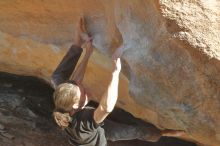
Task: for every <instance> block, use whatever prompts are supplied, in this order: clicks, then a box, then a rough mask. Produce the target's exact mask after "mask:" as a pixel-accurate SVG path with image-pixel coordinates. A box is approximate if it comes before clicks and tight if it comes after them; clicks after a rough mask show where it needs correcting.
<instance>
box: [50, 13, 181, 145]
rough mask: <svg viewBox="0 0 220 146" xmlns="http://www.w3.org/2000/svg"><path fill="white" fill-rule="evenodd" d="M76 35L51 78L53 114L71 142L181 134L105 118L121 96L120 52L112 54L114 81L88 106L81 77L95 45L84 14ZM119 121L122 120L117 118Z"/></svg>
mask: <svg viewBox="0 0 220 146" xmlns="http://www.w3.org/2000/svg"><path fill="white" fill-rule="evenodd" d="M74 38H75V39H74V45H72V47H71V48H70V49H69V50H68V52H67V54H66V55H65V56H64V58H63V59H62V61H61V63H60V64H59V65H58V67H57V68H56V70H55V71H54V73H53V74H52V79H51V84H52V86H53V87H54V88H55V91H54V97H53V98H54V104H55V109H54V112H53V116H54V119H55V122H56V123H57V125H59V126H60V127H61V128H62V129H64V130H65V131H66V133H67V135H68V136H69V142H70V143H71V144H72V145H75V146H79V145H84V146H93V145H94V146H105V145H107V140H106V138H107V139H108V140H112V141H116V140H131V139H141V140H149V141H157V140H158V139H159V138H160V137H161V136H178V135H180V134H181V133H180V132H178V131H177V132H176V131H169V130H168V131H160V130H159V129H157V128H156V127H154V126H153V125H150V124H149V125H148V126H146V125H145V124H144V123H143V122H141V121H140V120H136V119H135V118H133V117H132V116H130V115H129V116H128V117H130V118H131V119H132V120H133V121H134V123H135V124H133V125H132V124H130V125H129V124H123V122H122V123H117V122H115V121H110V120H108V119H106V117H107V116H108V115H109V114H110V113H111V112H112V111H113V109H114V106H115V104H116V101H117V98H118V83H119V74H120V71H121V61H120V58H119V57H120V53H121V52H120V53H119V52H116V53H115V54H114V55H113V57H112V58H113V68H112V69H113V70H112V74H111V75H112V77H111V81H110V83H109V85H108V87H107V90H106V92H105V93H104V94H103V96H102V98H101V101H100V103H99V105H98V107H96V108H93V107H89V106H87V105H88V102H89V101H90V99H91V93H89V91H88V90H87V89H85V88H84V86H83V84H82V80H83V77H84V74H85V70H86V66H87V63H88V61H89V58H90V56H91V54H92V52H93V47H92V38H91V37H90V36H89V35H88V34H87V31H86V29H85V22H84V19H83V18H82V17H81V18H80V20H79V23H78V25H77V30H76V33H75V37H74ZM82 45H83V47H84V48H85V55H84V57H83V59H82V60H81V62H80V63H79V64H78V66H77V67H76V65H77V62H78V59H79V58H80V56H81V53H82ZM75 67H76V69H75ZM122 117H123V116H122ZM116 118H117V117H116ZM118 120H123V119H120V118H118ZM103 128H104V129H103Z"/></svg>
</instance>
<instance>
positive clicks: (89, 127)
mask: <svg viewBox="0 0 220 146" xmlns="http://www.w3.org/2000/svg"><path fill="white" fill-rule="evenodd" d="M94 111H95V109H94V108H91V107H85V108H84V109H82V110H81V111H79V112H77V113H75V114H74V115H73V116H72V118H73V120H72V122H71V123H70V125H69V126H68V127H67V128H66V129H65V131H66V132H67V134H68V135H69V137H70V139H69V140H70V142H71V143H72V144H73V145H74V146H107V140H106V138H105V131H104V129H103V128H102V127H101V124H97V123H96V122H95V121H94V118H93V114H94Z"/></svg>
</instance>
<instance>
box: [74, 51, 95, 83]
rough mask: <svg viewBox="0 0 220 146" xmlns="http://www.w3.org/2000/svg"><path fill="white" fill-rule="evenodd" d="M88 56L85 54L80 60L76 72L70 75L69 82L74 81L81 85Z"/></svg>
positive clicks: (88, 54)
mask: <svg viewBox="0 0 220 146" xmlns="http://www.w3.org/2000/svg"><path fill="white" fill-rule="evenodd" d="M90 56H91V54H90V53H87V52H86V54H85V56H84V58H83V59H82V61H81V62H80V64H79V65H78V67H77V68H76V70H75V71H74V72H73V74H72V75H71V77H70V80H74V81H75V82H77V83H81V82H82V81H83V78H84V75H85V71H86V67H87V64H88V61H89V58H90Z"/></svg>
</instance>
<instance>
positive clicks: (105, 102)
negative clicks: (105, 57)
mask: <svg viewBox="0 0 220 146" xmlns="http://www.w3.org/2000/svg"><path fill="white" fill-rule="evenodd" d="M113 65H114V67H113V72H112V79H111V82H110V83H109V85H108V88H107V91H106V92H105V93H104V95H103V96H102V98H101V101H100V104H99V106H98V108H97V109H96V110H95V112H94V120H95V122H96V123H101V122H103V121H104V119H105V118H106V117H107V116H108V114H109V113H110V112H112V110H113V109H114V107H115V104H116V101H117V99H118V83H119V73H120V71H121V60H120V58H117V59H114V60H113Z"/></svg>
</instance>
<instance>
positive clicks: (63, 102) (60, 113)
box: [53, 83, 80, 129]
mask: <svg viewBox="0 0 220 146" xmlns="http://www.w3.org/2000/svg"><path fill="white" fill-rule="evenodd" d="M53 99H54V104H55V110H54V112H53V117H54V119H55V121H56V123H57V124H58V125H59V126H60V127H61V128H62V129H63V128H66V127H68V125H69V122H71V117H70V114H69V112H70V111H71V110H72V109H73V105H74V104H75V103H79V102H80V95H79V87H78V86H77V85H74V84H71V83H63V84H60V85H59V86H58V87H57V88H56V89H55V91H54V95H53Z"/></svg>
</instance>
